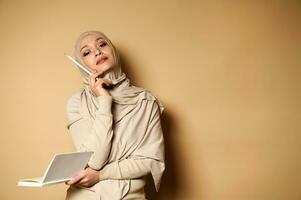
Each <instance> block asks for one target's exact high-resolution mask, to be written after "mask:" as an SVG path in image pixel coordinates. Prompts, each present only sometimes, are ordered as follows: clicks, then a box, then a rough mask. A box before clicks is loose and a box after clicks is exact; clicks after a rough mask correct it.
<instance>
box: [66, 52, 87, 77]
mask: <svg viewBox="0 0 301 200" xmlns="http://www.w3.org/2000/svg"><path fill="white" fill-rule="evenodd" d="M64 55H65V56H66V57H67V58H69V60H71V61H72V62H74V63H75V64H76V65H77V66H78V67H79V68H81V69H82V70H83V71H84V72H86V73H87V74H88V75H89V76H91V75H92V72H90V71H89V70H88V69H86V68H85V67H84V66H82V65H81V64H80V63H79V62H77V61H76V60H75V59H74V58H72V56H69V55H68V54H66V53H64Z"/></svg>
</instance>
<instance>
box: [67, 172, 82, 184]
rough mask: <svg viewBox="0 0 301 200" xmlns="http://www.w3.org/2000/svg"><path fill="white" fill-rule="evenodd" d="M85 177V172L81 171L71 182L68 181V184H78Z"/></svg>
mask: <svg viewBox="0 0 301 200" xmlns="http://www.w3.org/2000/svg"><path fill="white" fill-rule="evenodd" d="M84 177H85V170H81V171H80V172H79V173H77V174H75V175H74V176H73V177H72V178H71V179H70V180H69V181H67V182H66V184H68V185H72V184H76V183H77V182H79V181H80V180H81V179H83V178H84Z"/></svg>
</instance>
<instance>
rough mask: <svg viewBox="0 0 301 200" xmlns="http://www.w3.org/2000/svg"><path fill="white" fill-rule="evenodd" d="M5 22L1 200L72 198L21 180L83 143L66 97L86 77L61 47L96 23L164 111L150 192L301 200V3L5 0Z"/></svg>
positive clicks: (224, 199) (0, 15)
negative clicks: (156, 179) (157, 182)
mask: <svg viewBox="0 0 301 200" xmlns="http://www.w3.org/2000/svg"><path fill="white" fill-rule="evenodd" d="M84 2H85V3H84ZM0 28H1V32H0V35H1V37H0V44H1V45H0V62H1V64H0V65H1V67H0V91H1V105H0V110H1V115H0V123H1V126H0V132H1V139H0V154H1V165H0V173H1V174H0V176H1V181H0V188H1V190H0V199H3V200H6V199H8V200H10V199H14V200H17V199H39V200H40V199H43V200H48V199H49V200H50V199H51V200H53V199H63V198H64V196H65V190H66V188H67V187H66V186H65V185H64V184H60V185H55V186H50V187H46V188H43V189H36V188H18V187H16V183H17V180H18V179H19V178H29V177H35V176H40V175H42V173H43V171H44V169H45V168H46V166H47V164H48V162H49V160H50V158H51V157H52V155H53V154H54V153H58V152H65V151H73V150H74V149H73V145H72V143H71V138H70V136H69V135H68V132H67V129H66V126H65V125H66V118H65V104H66V100H67V98H68V97H69V96H70V95H71V94H72V93H74V92H75V91H77V90H79V89H80V87H81V78H80V75H79V73H78V71H77V69H76V68H75V67H74V66H73V65H72V64H71V63H70V62H69V61H68V60H67V59H66V58H65V57H64V56H63V53H64V52H67V53H71V52H72V48H73V44H74V41H75V39H76V37H77V36H78V34H80V33H81V32H83V31H86V30H101V31H103V32H105V33H106V34H107V35H108V36H109V37H110V38H111V39H112V41H113V42H114V43H115V44H116V46H117V48H118V49H119V50H120V53H121V56H122V61H123V64H124V68H125V71H126V72H127V74H128V76H129V77H130V78H131V80H132V82H133V83H134V84H136V85H138V86H143V87H144V88H147V89H148V90H150V91H152V92H153V93H154V94H155V95H156V96H157V97H159V99H160V100H161V101H162V103H163V104H164V105H165V107H166V112H165V115H164V116H163V120H162V123H163V126H164V131H165V138H166V158H167V159H166V160H167V171H166V173H165V176H164V179H163V182H162V188H161V191H160V193H159V194H155V193H153V190H152V189H148V191H149V192H150V194H151V197H152V199H159V200H163V199H164V200H170V199H178V200H284V199H285V200H300V199H301V190H300V187H301V161H300V159H301V134H300V131H301V127H300V119H301V116H300V115H301V105H300V102H301V95H300V89H301V88H300V87H301V81H300V75H301V57H300V56H301V55H300V53H301V39H300V38H301V37H300V35H301V3H300V1H285V0H283V1H276V0H274V1H273V0H270V1H251V0H250V1H228V0H220V1H184V0H182V1H172V0H169V1H159V0H156V1H154V0H152V1H141V0H128V1H101V0H98V1H93V0H90V1H21V0H20V1H13V0H7V1H3V0H0Z"/></svg>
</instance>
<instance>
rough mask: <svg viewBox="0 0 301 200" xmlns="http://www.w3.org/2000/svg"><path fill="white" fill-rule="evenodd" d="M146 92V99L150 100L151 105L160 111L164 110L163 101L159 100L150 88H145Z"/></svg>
mask: <svg viewBox="0 0 301 200" xmlns="http://www.w3.org/2000/svg"><path fill="white" fill-rule="evenodd" d="M144 91H145V92H144V93H145V94H144V95H145V99H146V100H147V101H148V102H149V104H151V106H152V107H153V109H154V110H158V111H159V112H160V113H162V112H163V110H164V107H163V105H162V103H161V102H160V101H159V99H158V98H157V97H156V96H155V95H154V94H152V93H151V92H150V91H148V90H144Z"/></svg>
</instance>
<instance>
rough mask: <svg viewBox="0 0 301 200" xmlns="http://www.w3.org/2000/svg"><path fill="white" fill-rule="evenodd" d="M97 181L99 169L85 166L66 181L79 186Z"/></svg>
mask: <svg viewBox="0 0 301 200" xmlns="http://www.w3.org/2000/svg"><path fill="white" fill-rule="evenodd" d="M98 182H99V171H97V170H94V169H92V168H90V167H87V168H86V169H84V170H81V171H79V172H78V173H77V174H75V175H74V176H73V177H72V178H71V180H69V181H67V182H66V184H68V185H72V184H75V185H78V186H81V187H91V186H93V185H95V184H96V183H98Z"/></svg>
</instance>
